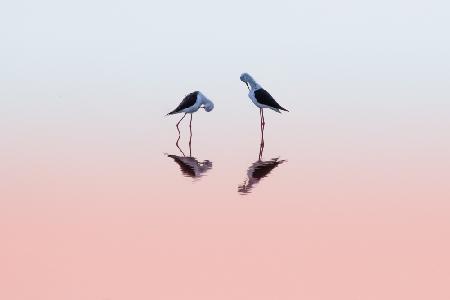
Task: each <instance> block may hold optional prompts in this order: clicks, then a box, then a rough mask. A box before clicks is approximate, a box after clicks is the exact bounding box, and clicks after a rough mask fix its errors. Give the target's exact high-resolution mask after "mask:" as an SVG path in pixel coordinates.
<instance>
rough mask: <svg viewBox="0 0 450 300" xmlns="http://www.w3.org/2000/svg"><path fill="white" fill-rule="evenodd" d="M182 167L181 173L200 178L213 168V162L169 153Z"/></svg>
mask: <svg viewBox="0 0 450 300" xmlns="http://www.w3.org/2000/svg"><path fill="white" fill-rule="evenodd" d="M167 156H168V157H170V158H172V159H173V160H174V161H175V162H176V163H177V164H178V166H179V167H180V170H181V173H182V174H183V175H184V176H186V177H192V178H199V177H201V176H203V175H204V173H206V172H207V171H208V170H210V169H211V168H212V162H211V161H209V160H204V161H203V162H199V161H198V160H197V159H196V158H195V157H187V156H178V155H171V154H169V155H167Z"/></svg>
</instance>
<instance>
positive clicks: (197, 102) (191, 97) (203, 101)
mask: <svg viewBox="0 0 450 300" xmlns="http://www.w3.org/2000/svg"><path fill="white" fill-rule="evenodd" d="M200 108H203V109H204V110H205V111H206V112H210V111H212V110H213V109H214V103H213V102H212V101H211V100H210V99H208V98H207V97H206V96H205V95H203V94H202V93H201V92H199V91H195V92H192V93H190V94H188V95H186V96H185V97H184V98H183V100H182V101H181V102H180V104H179V105H178V106H177V107H176V108H175V109H174V110H172V111H171V112H169V113H168V114H167V115H166V116H169V115H174V114H179V113H184V115H183V117H182V118H181V119H180V121H178V123H177V125H176V127H177V130H178V140H177V143H176V144H177V146H178V141H179V140H180V135H181V134H180V128H179V127H178V125H180V123H181V121H182V120H183V119H184V117H186V115H187V114H191V120H190V122H189V129H190V132H191V137H192V114H193V113H195V112H196V111H198V110H199V109H200ZM189 144H190V141H189Z"/></svg>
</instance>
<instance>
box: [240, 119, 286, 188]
mask: <svg viewBox="0 0 450 300" xmlns="http://www.w3.org/2000/svg"><path fill="white" fill-rule="evenodd" d="M263 152H264V125H261V143H260V145H259V155H258V160H257V161H256V162H254V163H253V164H252V165H251V166H250V167H249V168H248V170H247V179H246V180H245V181H244V183H243V184H241V185H239V186H238V192H239V193H241V194H248V193H250V192H251V190H252V189H253V186H254V185H256V184H257V183H258V182H259V181H260V180H261V179H262V178H264V177H267V176H268V175H269V174H270V172H272V170H273V169H275V168H276V167H278V165H280V164H282V163H284V162H286V160H280V158H279V157H276V158H272V159H270V160H266V161H263V160H262V155H263Z"/></svg>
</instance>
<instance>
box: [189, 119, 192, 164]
mask: <svg viewBox="0 0 450 300" xmlns="http://www.w3.org/2000/svg"><path fill="white" fill-rule="evenodd" d="M189 130H190V132H191V135H190V137H189V156H191V157H192V146H191V145H192V114H191V121H190V122H189Z"/></svg>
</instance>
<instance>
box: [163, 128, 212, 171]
mask: <svg viewBox="0 0 450 300" xmlns="http://www.w3.org/2000/svg"><path fill="white" fill-rule="evenodd" d="M190 133H191V134H190V136H189V156H186V155H185V154H184V152H183V150H182V149H181V148H180V146H179V144H178V142H179V140H180V135H178V139H177V141H176V143H175V146H176V147H177V148H178V150H179V151H180V152H181V155H174V154H168V155H167V156H168V157H170V158H172V159H173V160H174V161H175V162H176V163H177V164H178V166H179V167H180V170H181V173H182V174H183V175H184V176H186V177H191V178H199V177H201V176H203V175H204V173H206V172H207V171H208V170H210V169H211V168H212V162H211V161H209V160H204V161H203V162H200V161H198V160H197V159H196V158H195V157H192V130H191V132H190Z"/></svg>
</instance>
